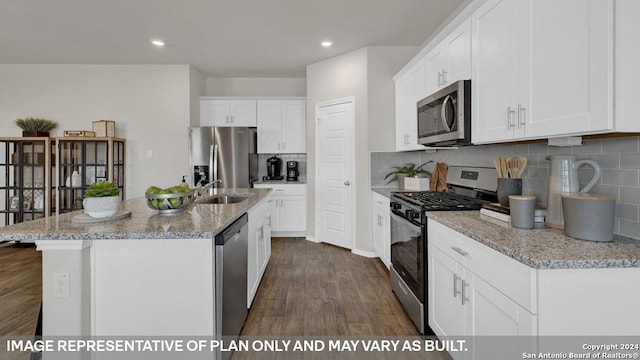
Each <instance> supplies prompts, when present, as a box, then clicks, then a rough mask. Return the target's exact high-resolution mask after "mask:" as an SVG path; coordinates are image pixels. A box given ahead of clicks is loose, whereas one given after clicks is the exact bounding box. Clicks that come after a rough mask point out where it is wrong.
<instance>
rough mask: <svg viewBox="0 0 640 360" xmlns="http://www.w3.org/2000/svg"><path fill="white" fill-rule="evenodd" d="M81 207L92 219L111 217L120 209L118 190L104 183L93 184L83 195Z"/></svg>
mask: <svg viewBox="0 0 640 360" xmlns="http://www.w3.org/2000/svg"><path fill="white" fill-rule="evenodd" d="M82 206H83V207H84V212H85V213H86V214H87V215H89V216H91V217H93V218H105V217H109V216H113V215H115V214H116V213H117V212H118V210H119V209H120V189H118V187H116V186H115V185H114V184H113V183H110V182H106V181H102V182H97V183H93V184H91V186H89V188H88V189H87V190H86V191H85V193H84V199H83V200H82Z"/></svg>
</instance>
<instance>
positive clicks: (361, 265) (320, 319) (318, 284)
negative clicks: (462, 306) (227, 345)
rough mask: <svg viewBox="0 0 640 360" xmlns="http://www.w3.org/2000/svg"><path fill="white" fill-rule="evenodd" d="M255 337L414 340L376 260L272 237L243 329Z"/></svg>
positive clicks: (303, 242)
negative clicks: (403, 337)
mask: <svg viewBox="0 0 640 360" xmlns="http://www.w3.org/2000/svg"><path fill="white" fill-rule="evenodd" d="M242 334H243V335H248V336H250V335H258V336H265V335H266V336H363V335H367V336H368V335H372V336H374V335H375V336H377V335H379V336H417V335H419V333H418V331H417V330H416V328H415V327H414V326H413V324H412V323H411V320H409V318H408V317H407V315H406V314H405V313H404V310H403V309H402V306H401V305H400V303H399V302H398V300H397V299H396V298H395V296H394V295H393V293H392V292H391V286H390V284H389V272H388V270H387V269H386V267H385V266H384V265H383V263H382V262H381V261H380V260H378V259H370V258H365V257H362V256H358V255H354V254H352V253H351V252H350V251H348V250H345V249H342V248H338V247H335V246H331V245H326V244H316V243H313V242H310V241H306V240H304V239H300V238H273V240H272V255H271V259H270V261H269V265H268V267H267V270H266V272H265V275H264V278H263V279H262V283H261V284H260V288H259V289H258V293H257V294H256V297H255V299H254V302H253V305H252V307H251V310H250V312H249V315H248V318H247V321H246V323H245V326H244V330H243V333H242Z"/></svg>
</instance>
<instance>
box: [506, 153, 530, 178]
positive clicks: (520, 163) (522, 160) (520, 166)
mask: <svg viewBox="0 0 640 360" xmlns="http://www.w3.org/2000/svg"><path fill="white" fill-rule="evenodd" d="M510 159H511V160H510V161H511V169H512V171H513V175H512V176H511V177H514V178H519V177H521V176H522V173H524V170H525V169H526V168H527V162H528V161H529V160H528V159H527V158H526V157H524V156H515V157H512V158H510Z"/></svg>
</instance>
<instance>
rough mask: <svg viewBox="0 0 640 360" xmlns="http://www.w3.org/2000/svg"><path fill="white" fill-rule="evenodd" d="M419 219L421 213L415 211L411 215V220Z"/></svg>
mask: <svg viewBox="0 0 640 360" xmlns="http://www.w3.org/2000/svg"><path fill="white" fill-rule="evenodd" d="M419 217H420V212H418V211H414V212H413V213H412V214H411V218H412V219H417V218H419Z"/></svg>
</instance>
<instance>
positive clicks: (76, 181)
mask: <svg viewBox="0 0 640 360" xmlns="http://www.w3.org/2000/svg"><path fill="white" fill-rule="evenodd" d="M65 186H66V187H80V186H82V175H80V173H79V172H78V170H73V173H71V176H68V177H67V180H66V181H65Z"/></svg>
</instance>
